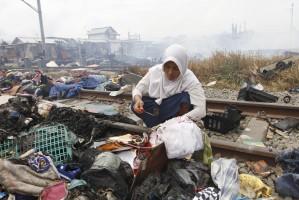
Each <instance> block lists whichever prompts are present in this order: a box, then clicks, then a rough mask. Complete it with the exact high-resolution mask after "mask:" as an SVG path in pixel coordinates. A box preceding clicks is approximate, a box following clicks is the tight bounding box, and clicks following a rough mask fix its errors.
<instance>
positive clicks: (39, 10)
mask: <svg viewBox="0 0 299 200" xmlns="http://www.w3.org/2000/svg"><path fill="white" fill-rule="evenodd" d="M21 1H22V2H23V3H25V4H26V5H27V6H29V7H30V8H31V9H32V10H34V11H35V12H36V13H37V14H38V18H39V27H40V35H41V39H42V41H41V47H42V66H44V58H45V56H46V48H45V46H46V45H45V44H46V39H45V32H44V25H43V16H42V8H41V3H40V0H37V9H36V8H35V7H34V6H32V5H31V4H29V3H28V2H26V1H25V0H21Z"/></svg>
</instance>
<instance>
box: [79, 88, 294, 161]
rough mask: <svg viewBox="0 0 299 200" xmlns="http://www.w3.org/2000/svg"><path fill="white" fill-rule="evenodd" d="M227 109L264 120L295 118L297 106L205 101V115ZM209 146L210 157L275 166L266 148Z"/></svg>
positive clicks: (100, 96)
mask: <svg viewBox="0 0 299 200" xmlns="http://www.w3.org/2000/svg"><path fill="white" fill-rule="evenodd" d="M79 98H80V99H85V100H90V101H111V102H116V103H117V102H119V103H121V102H126V101H131V99H132V97H131V95H130V94H121V95H119V96H117V97H112V96H109V92H99V91H92V90H82V91H81V92H80V95H79ZM227 106H235V107H237V108H238V109H240V110H241V111H242V114H243V115H246V116H254V117H258V116H263V117H268V118H285V117H296V118H298V117H299V106H290V105H282V104H275V103H256V102H241V101H231V100H229V101H226V100H220V99H207V111H208V112H223V111H224V109H225V108H226V107H227ZM110 125H111V127H114V128H120V129H125V130H128V131H132V132H136V133H142V132H149V131H150V129H147V128H144V127H140V126H134V125H129V124H123V123H119V122H110ZM211 145H212V147H213V153H214V154H221V156H225V157H233V158H237V159H241V160H256V161H257V160H266V161H268V163H269V164H274V163H275V157H276V156H277V154H278V153H279V151H277V150H275V149H270V148H268V147H257V146H252V145H245V144H241V143H236V142H231V141H224V140H219V139H213V138H211Z"/></svg>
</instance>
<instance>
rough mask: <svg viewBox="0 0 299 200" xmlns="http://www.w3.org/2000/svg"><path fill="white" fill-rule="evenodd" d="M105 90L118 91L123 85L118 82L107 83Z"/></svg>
mask: <svg viewBox="0 0 299 200" xmlns="http://www.w3.org/2000/svg"><path fill="white" fill-rule="evenodd" d="M104 88H105V90H106V91H118V90H120V88H121V86H120V85H119V84H117V83H112V82H111V83H107V84H106V85H105V86H104Z"/></svg>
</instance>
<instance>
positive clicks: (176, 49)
mask: <svg viewBox="0 0 299 200" xmlns="http://www.w3.org/2000/svg"><path fill="white" fill-rule="evenodd" d="M169 61H172V62H174V63H176V65H177V66H178V68H179V70H180V75H179V77H178V78H177V79H176V80H174V81H170V80H168V79H167V77H166V75H165V73H164V70H163V66H164V64H165V63H166V62H169ZM149 76H150V77H149V78H150V81H149V82H150V84H149V90H148V94H149V96H150V97H154V98H157V100H156V103H157V104H159V105H160V104H161V102H162V100H163V99H165V98H167V97H170V96H172V95H174V94H178V93H181V92H183V91H186V92H188V93H189V95H190V98H191V103H192V104H193V105H196V98H197V97H196V91H195V90H196V88H197V86H200V87H201V85H200V83H199V81H198V79H197V78H196V77H195V75H194V74H193V72H192V71H190V70H189V69H188V55H187V52H186V49H185V48H183V47H182V46H180V45H178V44H174V45H171V46H169V47H168V48H167V49H166V50H165V53H164V59H163V63H162V64H159V65H156V66H154V67H152V68H151V69H150V70H149Z"/></svg>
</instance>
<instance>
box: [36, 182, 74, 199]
mask: <svg viewBox="0 0 299 200" xmlns="http://www.w3.org/2000/svg"><path fill="white" fill-rule="evenodd" d="M67 195H68V190H67V187H66V183H65V182H63V181H61V182H58V183H57V184H55V185H52V186H49V187H46V188H45V189H44V190H43V191H42V194H41V195H40V199H41V200H63V199H65V198H66V197H67Z"/></svg>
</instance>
